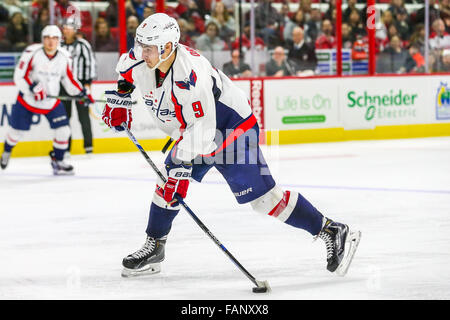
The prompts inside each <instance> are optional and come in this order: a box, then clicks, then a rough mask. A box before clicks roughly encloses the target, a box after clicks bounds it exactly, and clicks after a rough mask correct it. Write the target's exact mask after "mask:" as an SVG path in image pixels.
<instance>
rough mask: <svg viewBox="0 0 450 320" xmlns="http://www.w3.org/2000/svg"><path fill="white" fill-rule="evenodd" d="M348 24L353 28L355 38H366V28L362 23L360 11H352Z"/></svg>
mask: <svg viewBox="0 0 450 320" xmlns="http://www.w3.org/2000/svg"><path fill="white" fill-rule="evenodd" d="M348 22H349V25H350V27H351V28H352V33H353V36H354V37H355V38H356V37H357V36H365V35H366V28H365V27H364V25H363V24H362V22H361V16H360V14H359V11H358V10H356V9H352V10H351V11H350V15H349V17H348Z"/></svg>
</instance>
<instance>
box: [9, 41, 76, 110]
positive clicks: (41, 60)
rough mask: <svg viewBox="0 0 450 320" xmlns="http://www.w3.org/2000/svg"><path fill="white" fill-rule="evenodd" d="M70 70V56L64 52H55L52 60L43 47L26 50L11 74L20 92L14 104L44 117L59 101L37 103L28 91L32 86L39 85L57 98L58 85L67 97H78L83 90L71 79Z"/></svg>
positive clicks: (32, 47)
mask: <svg viewBox="0 0 450 320" xmlns="http://www.w3.org/2000/svg"><path fill="white" fill-rule="evenodd" d="M70 66H71V58H70V54H69V52H67V50H65V49H62V48H58V50H57V51H56V54H55V55H54V56H53V57H48V56H47V55H46V53H45V51H44V47H43V45H42V44H33V45H30V46H28V47H27V48H26V49H25V51H24V52H23V54H22V56H21V58H20V60H19V63H18V64H17V66H16V69H15V71H14V82H15V84H16V86H17V87H18V88H19V96H18V97H17V100H18V101H19V102H20V103H21V104H22V105H23V106H24V107H25V108H27V109H28V110H30V111H32V112H35V113H41V114H47V113H49V112H50V111H51V110H53V109H54V108H56V106H58V104H59V103H60V101H59V100H58V99H55V98H46V99H44V100H41V101H36V100H35V99H34V94H33V92H32V91H31V90H30V86H31V85H33V84H34V83H38V82H40V83H41V84H42V85H43V86H44V89H45V92H46V93H47V95H48V96H57V95H59V89H60V83H62V84H63V86H64V88H65V89H66V91H67V93H69V94H70V95H73V96H75V95H78V94H79V93H80V92H81V91H82V86H81V84H80V82H78V80H76V79H75V78H74V77H73V74H72V70H71V68H70Z"/></svg>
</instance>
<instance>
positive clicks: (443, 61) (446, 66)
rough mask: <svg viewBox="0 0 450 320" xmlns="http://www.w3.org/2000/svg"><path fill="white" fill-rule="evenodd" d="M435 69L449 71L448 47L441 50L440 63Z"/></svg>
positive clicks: (449, 56)
mask: <svg viewBox="0 0 450 320" xmlns="http://www.w3.org/2000/svg"><path fill="white" fill-rule="evenodd" d="M435 71H438V72H450V49H445V50H444V51H443V52H442V59H441V61H440V63H439V64H437V67H436V68H435Z"/></svg>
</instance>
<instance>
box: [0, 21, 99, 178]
mask: <svg viewBox="0 0 450 320" xmlns="http://www.w3.org/2000/svg"><path fill="white" fill-rule="evenodd" d="M60 41H61V31H60V30H59V28H58V27H57V26H55V25H49V26H46V27H45V28H44V29H43V30H42V44H33V45H30V46H28V47H27V48H26V49H25V51H24V52H23V54H22V56H21V58H20V61H19V63H18V64H17V66H16V69H15V71H14V82H15V84H16V86H17V87H18V88H19V95H18V96H17V102H16V103H15V104H14V105H13V107H12V111H11V117H10V129H9V130H8V132H7V134H6V141H5V147H4V151H3V154H2V157H1V160H0V166H1V168H2V169H5V168H6V166H7V165H8V162H9V158H10V156H11V151H12V149H13V148H14V146H15V145H16V144H17V143H18V142H19V140H20V138H21V137H22V135H23V134H24V132H25V131H28V130H29V129H30V125H31V119H32V116H33V114H40V115H44V116H45V117H46V118H47V120H48V122H49V123H50V128H51V129H53V133H54V139H53V151H51V152H50V158H51V165H52V168H53V173H54V174H55V175H71V174H73V173H74V172H73V166H71V165H69V164H67V163H65V162H64V161H63V157H64V153H65V152H66V150H67V146H68V140H69V137H70V128H69V121H68V118H67V115H66V110H65V109H64V106H63V104H62V103H61V101H60V100H59V99H55V98H52V97H51V96H57V95H58V94H59V89H60V83H62V85H63V86H64V88H65V89H66V91H67V92H68V93H69V94H71V95H72V96H79V97H80V99H84V100H85V101H87V100H89V101H93V99H92V97H91V96H90V95H87V94H86V91H85V90H84V89H83V88H82V86H81V84H80V83H79V82H78V80H76V79H75V78H74V77H73V75H72V71H71V68H70V64H71V61H70V54H69V53H68V52H67V51H66V50H64V49H62V48H61V47H60Z"/></svg>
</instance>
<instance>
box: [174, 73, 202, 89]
mask: <svg viewBox="0 0 450 320" xmlns="http://www.w3.org/2000/svg"><path fill="white" fill-rule="evenodd" d="M196 83H197V73H196V72H195V71H194V69H191V72H190V73H189V76H188V77H186V78H185V79H184V80H180V81H175V84H176V86H177V87H178V88H180V89H184V90H190V88H191V86H192V87H195V84H196Z"/></svg>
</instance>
